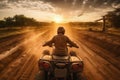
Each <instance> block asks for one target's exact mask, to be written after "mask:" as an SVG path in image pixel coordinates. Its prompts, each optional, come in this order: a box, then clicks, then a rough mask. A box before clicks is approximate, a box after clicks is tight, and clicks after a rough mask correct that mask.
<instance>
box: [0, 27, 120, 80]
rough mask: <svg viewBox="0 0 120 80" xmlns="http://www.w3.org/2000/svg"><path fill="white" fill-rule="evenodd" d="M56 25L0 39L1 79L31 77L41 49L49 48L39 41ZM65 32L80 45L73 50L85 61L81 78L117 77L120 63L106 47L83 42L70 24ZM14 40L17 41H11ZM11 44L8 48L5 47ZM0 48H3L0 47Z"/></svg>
mask: <svg viewBox="0 0 120 80" xmlns="http://www.w3.org/2000/svg"><path fill="white" fill-rule="evenodd" d="M57 26H59V25H55V26H53V27H49V28H48V29H45V30H43V31H39V30H37V31H35V30H34V31H32V32H30V33H28V34H24V35H23V36H22V37H21V36H19V37H18V38H16V37H13V38H12V39H11V41H9V38H8V39H7V40H5V41H6V43H5V41H2V42H1V44H2V45H4V44H6V45H5V46H4V51H3V50H1V51H2V53H4V54H6V53H7V54H8V55H7V57H6V56H2V55H0V58H1V56H2V58H1V60H0V68H1V69H0V80H34V77H35V75H36V73H37V72H38V66H37V61H38V59H39V57H40V56H41V55H42V54H41V53H42V51H43V50H44V49H49V50H52V49H51V48H48V47H45V48H43V47H42V44H43V43H44V42H45V41H47V40H49V39H50V38H51V37H52V36H53V35H55V34H56V29H57ZM65 26H66V27H65V29H66V35H67V36H69V37H70V39H72V40H73V41H75V42H76V43H77V44H78V45H79V47H80V48H79V49H74V48H73V50H75V51H76V52H77V55H79V56H80V57H81V58H82V59H83V61H84V64H85V66H84V72H83V73H84V77H85V78H86V79H87V80H120V78H119V76H120V62H119V60H120V59H119V58H116V57H114V56H111V55H109V54H111V53H110V52H109V51H107V50H106V49H103V48H101V47H100V46H97V45H96V44H92V43H89V42H86V41H84V40H83V39H82V38H81V35H80V34H79V31H76V30H75V29H73V28H70V27H69V25H65ZM14 41H16V44H14ZM7 44H9V46H12V45H14V46H12V47H10V48H9V50H8V49H5V48H7V47H9V46H8V45H7ZM1 49H2V48H1Z"/></svg>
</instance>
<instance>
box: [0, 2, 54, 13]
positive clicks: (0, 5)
mask: <svg viewBox="0 0 120 80" xmlns="http://www.w3.org/2000/svg"><path fill="white" fill-rule="evenodd" d="M15 8H26V9H32V10H40V11H53V12H55V7H53V6H52V5H50V4H49V3H44V2H43V1H40V0H34V1H33V0H2V1H0V9H15Z"/></svg>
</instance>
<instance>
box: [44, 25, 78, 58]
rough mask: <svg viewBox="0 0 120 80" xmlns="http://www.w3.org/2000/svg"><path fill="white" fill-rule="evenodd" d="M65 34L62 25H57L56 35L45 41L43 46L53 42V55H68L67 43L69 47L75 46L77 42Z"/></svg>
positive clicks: (50, 44)
mask: <svg viewBox="0 0 120 80" xmlns="http://www.w3.org/2000/svg"><path fill="white" fill-rule="evenodd" d="M64 34H65V29H64V28H63V27H59V28H58V29H57V35H55V36H54V37H53V38H52V39H51V40H50V41H48V42H46V43H45V44H44V45H43V46H50V47H51V46H52V44H53V43H54V46H55V49H54V51H53V55H58V56H66V55H68V48H67V43H68V44H69V45H70V46H71V47H76V48H79V47H78V46H77V44H75V43H74V42H72V41H71V40H70V39H69V38H68V37H67V36H65V35H64Z"/></svg>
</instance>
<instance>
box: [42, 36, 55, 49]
mask: <svg viewBox="0 0 120 80" xmlns="http://www.w3.org/2000/svg"><path fill="white" fill-rule="evenodd" d="M52 43H54V37H53V38H52V39H51V40H49V41H47V42H46V43H45V44H44V45H43V46H50V47H51V46H52Z"/></svg>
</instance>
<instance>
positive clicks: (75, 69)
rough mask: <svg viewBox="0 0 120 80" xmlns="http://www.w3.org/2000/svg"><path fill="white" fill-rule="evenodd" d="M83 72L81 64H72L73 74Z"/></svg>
mask: <svg viewBox="0 0 120 80" xmlns="http://www.w3.org/2000/svg"><path fill="white" fill-rule="evenodd" d="M82 70H83V64H82V63H81V64H79V63H75V64H72V71H73V72H79V71H82Z"/></svg>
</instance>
